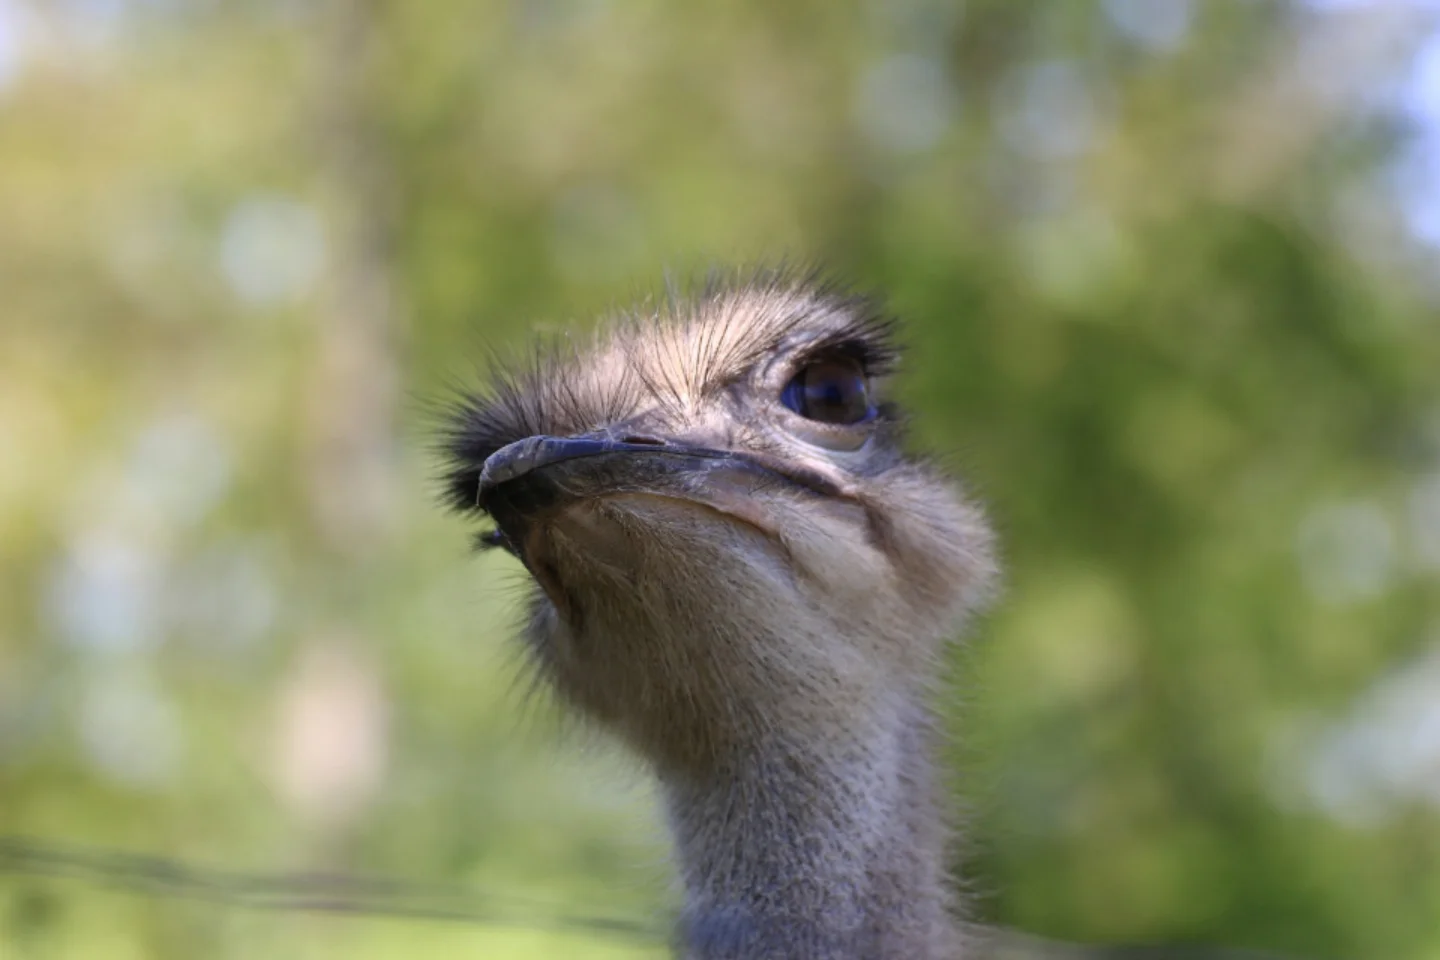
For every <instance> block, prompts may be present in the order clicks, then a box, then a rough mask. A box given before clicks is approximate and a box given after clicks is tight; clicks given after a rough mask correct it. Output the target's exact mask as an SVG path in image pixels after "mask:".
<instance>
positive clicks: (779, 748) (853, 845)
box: [664, 706, 962, 960]
mask: <svg viewBox="0 0 1440 960" xmlns="http://www.w3.org/2000/svg"><path fill="white" fill-rule="evenodd" d="M878 713H880V715H876V716H872V717H867V718H864V720H865V721H866V722H864V723H860V724H857V726H856V728H854V729H866V730H868V731H869V732H868V733H866V734H865V735H857V736H855V737H854V738H853V739H850V740H849V741H848V742H844V741H842V742H838V743H832V744H830V745H828V747H827V748H826V749H823V750H817V749H815V748H814V746H813V745H801V744H798V743H793V742H786V740H785V739H784V738H783V737H776V738H773V739H772V740H771V741H770V742H767V743H764V744H762V745H760V748H759V749H758V750H755V751H753V752H749V753H748V754H747V756H746V758H745V759H743V760H741V761H739V762H736V763H734V764H726V765H722V766H720V767H718V768H716V769H714V770H712V771H708V772H707V773H704V774H700V775H695V774H691V775H688V776H684V777H667V778H665V783H664V787H665V796H666V800H667V803H668V808H669V813H670V819H671V824H672V829H673V830H674V833H675V838H676V843H677V846H678V851H679V859H680V868H681V873H682V878H683V881H684V884H685V887H686V895H687V906H686V911H685V917H684V923H683V925H682V939H683V943H684V955H685V956H686V957H688V958H694V960H761V958H765V960H770V958H774V960H781V958H784V960H798V958H804V960H892V958H895V960H898V958H906V960H939V958H942V957H943V958H946V960H958V958H960V957H961V955H962V952H961V946H960V943H959V936H958V933H957V928H956V925H955V923H954V920H953V918H952V915H951V906H952V904H951V902H950V896H949V893H948V890H947V886H946V883H945V865H944V862H943V857H944V849H945V846H946V844H945V839H946V838H945V831H944V827H943V824H942V822H941V816H940V810H939V805H938V804H937V802H936V801H937V798H936V797H935V795H934V794H935V784H934V783H933V776H932V772H931V767H930V760H929V752H930V746H931V744H930V741H931V740H932V739H933V735H932V731H931V724H930V722H929V718H928V717H926V716H924V715H923V714H922V713H919V712H918V711H917V710H916V709H915V708H914V707H905V706H902V707H900V708H899V709H893V710H887V711H880V712H878Z"/></svg>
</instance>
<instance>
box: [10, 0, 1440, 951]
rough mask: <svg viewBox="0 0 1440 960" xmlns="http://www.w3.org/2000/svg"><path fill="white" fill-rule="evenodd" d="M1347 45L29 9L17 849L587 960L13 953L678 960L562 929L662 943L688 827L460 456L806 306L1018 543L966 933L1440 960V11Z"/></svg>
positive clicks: (882, 10) (27, 904) (1344, 14)
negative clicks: (476, 423) (628, 374)
mask: <svg viewBox="0 0 1440 960" xmlns="http://www.w3.org/2000/svg"><path fill="white" fill-rule="evenodd" d="M1324 6H1326V7H1334V8H1336V9H1326V10H1318V9H1315V8H1314V7H1313V6H1306V5H1303V4H1287V3H1281V2H1277V0H1203V2H1202V0H1195V2H1184V0H1128V2H1127V0H1106V2H1104V3H1098V2H1090V0H1066V2H1051V3H1018V2H1003V0H970V2H967V3H964V4H963V5H960V4H945V3H936V2H930V0H896V2H883V0H872V2H868V3H861V4H851V3H836V2H828V0H827V2H821V0H804V2H788V3H780V2H758V0H756V2H734V3H718V2H706V0H701V2H694V3H683V4H682V3H662V2H659V0H636V2H628V0H512V2H500V0H427V2H424V3H418V2H415V3H402V2H398V0H389V2H381V0H370V2H361V0H355V2H351V3H343V2H334V3H330V4H309V3H300V2H295V0H290V2H282V0H264V2H262V0H251V2H243V3H242V2H226V3H220V2H214V0H84V2H81V0H72V2H62V0H54V2H41V0H4V2H3V3H0V39H3V38H5V37H7V36H8V37H9V40H8V41H5V43H8V45H9V54H8V57H9V67H8V68H7V69H8V72H0V570H3V577H0V832H4V833H20V834H27V835H33V836H37V837H43V838H48V839H51V840H63V841H75V842H85V843H94V844H100V845H105V846H112V847H119V848H124V849H131V850H138V851H148V852H154V853H161V854H166V855H170V856H177V857H183V858H186V859H188V860H193V861H195V862H197V863H202V864H209V865H216V866H225V867H229V868H233V869H240V870H282V869H326V870H333V871H341V872H354V873H361V874H378V875H384V876H397V877H404V878H409V879H411V880H416V881H425V882H442V883H446V884H455V885H458V886H460V887H462V888H463V889H466V890H470V891H473V892H474V896H475V898H476V900H477V901H478V902H481V903H485V904H491V903H494V904H499V903H501V902H502V901H505V902H509V901H508V899H507V898H511V899H514V900H515V901H516V902H517V903H518V904H520V905H521V906H520V907H517V909H523V910H525V911H530V914H527V916H529V915H531V914H534V915H535V916H538V917H539V919H533V918H532V919H531V920H530V921H528V922H525V923H520V924H516V925H507V924H497V923H482V924H471V925H465V924H459V925H446V924H436V923H421V922H407V921H395V920H380V919H364V918H333V917H322V916H314V915H309V914H288V913H284V914H264V913H262V914H255V913H245V912H236V911H226V910H219V909H215V908H212V907H209V906H205V905H197V904H192V903H184V902H179V901H172V900H157V899H146V898H137V897H133V896H128V895H123V894H116V893H110V892H104V891H97V890H94V889H92V888H89V887H86V886H83V885H78V884H68V883H56V882H42V881H38V880H29V879H17V878H13V877H0V955H3V956H4V957H6V958H7V960H8V958H9V957H12V956H13V957H25V958H28V957H37V958H51V957H85V958H97V960H104V958H138V957H163V958H191V957H222V958H223V957H237V958H238V957H258V956H264V957H346V958H355V960H385V958H392V957H394V958H399V957H405V958H419V957H432V956H433V957H442V956H444V957H454V956H474V957H520V958H523V957H551V956H565V957H577V958H589V957H595V958H598V957H616V958H619V957H641V956H662V955H664V950H663V944H661V943H658V942H657V943H656V944H654V945H653V946H651V947H645V946H643V945H641V946H632V945H630V944H627V943H626V942H625V941H624V940H623V938H607V937H605V936H602V935H599V934H597V933H595V932H593V931H590V932H587V931H581V932H578V933H565V932H561V931H557V930H555V929H554V928H553V924H552V923H550V922H549V921H548V920H547V919H546V918H547V917H551V916H559V915H561V914H563V913H567V912H575V911H581V912H594V913H601V914H606V915H610V914H614V915H619V916H630V917H637V918H642V919H644V918H648V920H647V922H653V923H657V924H660V925H662V926H663V920H664V917H665V916H666V915H667V914H668V911H670V910H671V909H672V908H673V906H674V902H675V900H674V894H673V892H672V890H671V887H670V882H671V877H670V873H669V870H668V867H667V865H666V860H665V839H664V833H663V826H662V824H661V822H660V820H659V818H658V816H657V813H656V811H655V808H654V805H653V799H652V796H651V794H650V792H649V789H648V786H647V783H646V778H645V774H644V771H643V770H641V769H640V768H639V766H638V764H636V763H634V762H633V761H631V760H629V759H627V758H625V757H623V756H620V755H618V754H617V753H615V752H614V751H613V750H612V749H611V748H610V747H609V746H608V745H607V744H606V743H605V742H604V740H603V739H602V738H599V737H597V736H595V735H594V734H593V733H591V732H589V731H586V730H584V729H580V728H577V727H575V726H567V724H566V722H565V721H564V719H563V718H562V717H560V716H558V715H557V712H556V711H555V710H554V708H553V706H552V705H550V704H548V703H547V701H546V700H545V698H544V697H543V696H541V697H538V698H527V696H526V693H525V690H524V688H523V684H521V683H520V681H519V678H520V676H521V674H520V671H519V670H518V668H517V663H516V656H515V654H516V648H515V645H514V643H513V635H514V625H515V621H516V613H517V611H516V608H515V603H514V601H515V598H516V596H517V595H518V591H517V590H516V586H517V584H518V575H519V568H518V566H517V565H515V564H514V563H513V562H512V561H510V560H508V559H507V558H504V557H496V556H485V557H474V556H472V555H471V554H470V553H469V550H468V544H467V537H468V536H469V535H470V534H471V533H473V532H474V531H473V530H472V529H469V528H467V526H466V524H465V523H463V522H461V521H459V520H457V519H455V518H453V517H448V516H446V515H444V514H443V512H442V511H441V510H440V509H439V508H438V506H437V505H436V499H435V496H436V493H437V488H436V484H435V483H434V481H433V476H434V473H435V470H436V461H435V457H434V456H433V450H432V447H431V445H432V444H433V442H434V423H435V410H436V407H437V405H440V404H443V402H444V401H445V398H446V397H448V396H451V395H453V391H454V390H455V389H457V388H463V387H464V386H465V385H466V384H473V383H475V382H477V379H476V378H477V377H478V376H479V372H478V371H479V370H480V369H481V368H482V367H483V365H484V361H485V357H486V355H487V352H488V351H489V350H491V349H497V348H498V349H504V348H506V346H507V345H513V344H518V343H520V342H522V341H523V338H524V337H526V336H527V335H528V334H529V333H531V332H533V331H536V330H547V331H553V330H556V329H562V328H564V327H566V326H570V325H584V324H585V323H588V322H590V319H591V318H593V317H595V316H597V315H600V314H603V313H605V312H607V311H611V310H614V309H617V308H619V307H621V306H623V305H624V304H626V303H628V302H631V301H633V300H635V299H636V298H641V297H644V296H648V295H653V294H654V293H655V292H657V291H658V290H660V289H661V287H662V284H663V278H664V276H665V275H666V273H667V272H669V274H670V275H672V276H678V277H684V276H687V275H690V274H693V273H695V272H696V271H698V270H702V269H704V268H705V267H707V266H708V265H711V264H717V263H718V264H726V263H747V262H755V261H757V260H764V259H771V260H773V259H775V258H779V257H789V258H792V259H795V260H798V261H805V262H821V263H824V264H826V265H828V266H829V267H830V268H831V269H832V271H833V272H834V273H835V274H836V275H837V276H839V277H842V278H845V279H847V280H851V281H853V282H854V283H855V284H857V285H859V286H861V287H862V288H866V289H873V290H876V291H879V292H881V293H882V294H884V295H885V296H886V298H887V301H888V303H889V305H890V307H891V309H892V310H893V311H894V312H896V313H897V314H899V315H900V316H902V317H903V318H904V319H905V320H906V322H907V328H906V339H907V342H908V343H909V345H910V352H909V354H908V357H907V361H906V363H905V373H906V376H905V378H904V379H903V382H902V386H901V393H902V399H904V400H905V401H906V402H908V404H909V406H910V407H911V408H912V409H913V411H914V413H915V420H916V423H915V432H916V439H917V442H918V443H919V444H920V445H921V446H924V447H926V448H930V449H934V450H937V451H940V452H941V453H942V454H943V455H944V456H945V457H946V458H947V460H948V461H949V462H950V463H952V464H954V466H955V468H956V469H957V471H959V472H960V473H961V474H963V475H964V476H965V477H966V478H967V479H968V481H969V482H970V483H971V484H972V485H973V487H974V488H975V489H976V490H977V491H978V492H979V494H980V495H981V496H982V497H983V498H984V499H985V501H986V502H987V503H988V504H989V506H990V508H991V511H992V513H993V516H994V518H995V523H996V525H997V527H998V529H999V530H1000V532H1001V537H1002V541H1003V545H1004V554H1005V565H1006V570H1007V574H1006V591H1005V596H1004V598H1003V600H1002V601H1001V603H1000V604H999V605H998V606H997V608H996V610H995V612H994V613H993V614H992V615H991V616H990V617H988V618H987V619H986V620H985V621H984V622H983V623H982V624H981V625H980V627H979V628H978V629H977V630H976V631H974V633H973V635H972V636H971V637H970V638H968V640H967V643H966V644H965V645H964V646H963V648H961V650H960V652H958V653H957V656H956V658H955V663H954V668H955V669H954V673H955V675H956V679H957V686H956V693H955V696H954V700H953V703H951V704H947V711H946V712H947V716H949V717H950V722H951V724H952V726H953V728H954V730H955V733H956V738H955V744H956V745H955V747H954V749H953V750H952V755H951V756H950V757H949V758H948V760H949V762H950V763H951V764H952V765H953V767H954V768H955V769H956V770H957V771H958V773H959V776H958V777H957V784H958V793H959V796H960V797H961V798H962V799H963V806H964V808H965V810H966V814H965V821H966V823H967V834H968V837H969V844H968V850H967V852H966V855H965V856H964V857H963V858H961V859H960V860H958V861H957V866H956V869H957V871H958V872H960V873H961V874H963V875H964V876H965V878H966V883H967V885H968V887H969V888H970V889H971V890H972V892H973V903H974V912H975V914H976V916H977V917H979V918H980V919H983V920H985V921H986V922H990V923H996V924H1002V925H1005V926H1012V927H1017V928H1020V929H1024V930H1028V931H1032V932H1034V933H1037V934H1041V935H1044V936H1048V937H1054V938H1058V939H1066V940H1075V941H1089V942H1097V943H1161V944H1165V943H1170V944H1180V943H1194V944H1215V945H1228V946H1232V947H1255V948H1265V949H1273V950H1282V951H1287V952H1291V953H1294V954H1297V955H1305V956H1313V957H1350V958H1367V960H1368V958H1385V960H1421V958H1434V957H1437V956H1440V589H1437V585H1440V323H1437V303H1440V285H1437V283H1436V276H1437V272H1436V263H1437V252H1436V249H1435V247H1433V246H1429V245H1427V244H1426V243H1425V242H1423V241H1422V240H1420V239H1417V238H1416V236H1415V235H1414V233H1413V231H1411V230H1410V229H1409V226H1408V222H1409V221H1408V220H1407V204H1408V205H1410V206H1412V207H1413V206H1414V205H1415V204H1416V203H1419V202H1421V201H1423V200H1424V199H1425V198H1424V196H1419V199H1417V191H1419V192H1420V194H1423V193H1424V192H1425V191H1426V190H1427V189H1431V188H1427V187H1426V185H1425V180H1424V177H1423V176H1421V177H1419V179H1418V181H1417V179H1416V178H1417V176H1418V175H1417V174H1416V171H1417V170H1419V171H1420V173H1422V174H1423V173H1424V171H1425V169H1426V162H1427V161H1425V159H1424V157H1425V155H1424V154H1423V153H1417V152H1416V150H1417V148H1416V146H1415V145H1416V144H1417V143H1418V142H1420V140H1421V139H1423V137H1424V136H1425V134H1426V131H1425V130H1424V129H1423V128H1422V127H1420V126H1417V125H1416V123H1415V121H1414V117H1413V113H1407V112H1406V111H1405V110H1404V109H1403V108H1402V107H1403V104H1401V102H1400V101H1401V99H1402V97H1401V95H1400V93H1397V90H1399V89H1400V85H1401V83H1402V81H1403V79H1404V78H1405V77H1406V76H1408V71H1409V70H1410V69H1411V66H1412V64H1413V63H1414V55H1415V53H1416V51H1417V50H1419V49H1420V48H1421V46H1422V45H1423V43H1424V42H1425V41H1426V38H1427V37H1428V36H1430V35H1431V33H1432V32H1433V30H1434V27H1435V23H1434V16H1435V14H1434V12H1433V10H1429V9H1427V8H1426V7H1425V5H1424V4H1414V3H1402V2H1398V0H1397V2H1389V3H1384V2H1373V3H1348V4H1340V3H1330V4H1325V5H1324ZM17 38H19V39H17ZM4 50H5V44H3V43H0V53H3V51H4ZM5 62H6V59H5V57H4V56H0V65H3V64H5ZM1432 72H1434V71H1432ZM1417 156H1418V157H1420V159H1419V160H1416V159H1415V158H1416V157H1417ZM1432 156H1433V155H1432ZM1431 164H1432V166H1433V161H1431ZM1417 182H1418V183H1419V184H1420V186H1418V187H1417V186H1415V184H1416V183H1417ZM1435 182H1440V178H1437V179H1436V181H1435ZM1407 185H1408V186H1407ZM1430 199H1431V202H1432V203H1433V196H1432V197H1431V198H1430ZM1409 212H1410V213H1413V212H1414V211H1413V210H1410V211H1409Z"/></svg>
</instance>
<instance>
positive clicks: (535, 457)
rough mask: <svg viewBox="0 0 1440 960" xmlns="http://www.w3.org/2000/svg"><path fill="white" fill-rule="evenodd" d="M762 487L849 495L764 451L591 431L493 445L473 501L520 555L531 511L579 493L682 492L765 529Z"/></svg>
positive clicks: (551, 508) (537, 513)
mask: <svg viewBox="0 0 1440 960" xmlns="http://www.w3.org/2000/svg"><path fill="white" fill-rule="evenodd" d="M765 487H770V488H777V487H779V488H791V489H797V488H798V489H800V490H803V491H805V492H807V493H809V494H811V495H818V496H823V497H840V498H847V499H848V498H850V497H851V496H852V494H851V493H850V491H849V490H848V489H847V488H846V486H845V485H843V484H841V483H839V482H837V481H836V480H835V479H834V478H831V477H829V476H826V475H825V474H822V473H820V472H819V471H817V470H815V469H813V468H810V467H805V466H797V465H794V464H791V463H788V462H786V461H782V460H780V459H779V458H776V457H771V456H768V455H764V454H757V453H751V452H742V451H732V450H719V449H715V448H713V447H705V446H698V445H692V444H684V443H676V442H671V441H668V440H654V439H650V438H646V439H645V440H644V441H643V442H635V441H633V440H617V439H613V438H611V437H603V436H599V437H597V436H593V435H592V436H581V437H549V436H534V437H526V438H525V439H523V440H517V441H516V442H514V443H511V444H509V445H508V446H505V447H501V448H500V449H499V450H497V451H495V452H494V453H493V454H491V455H490V457H489V458H488V459H486V461H485V464H484V466H483V468H482V470H481V474H480V485H479V495H478V502H479V505H480V506H481V508H483V509H484V510H485V511H486V512H487V513H489V514H490V516H491V517H493V518H494V520H495V523H496V525H497V526H498V527H499V529H500V533H501V534H502V535H503V537H504V539H505V541H506V546H507V547H508V548H509V549H510V550H511V552H512V553H515V554H516V555H517V556H520V557H521V559H522V560H523V559H524V549H523V545H524V544H525V542H526V534H527V532H528V530H529V528H530V526H531V525H532V524H533V523H534V522H535V521H536V520H537V519H540V518H542V517H543V516H545V515H547V514H550V513H553V512H555V511H557V510H561V509H563V508H565V507H566V506H568V505H570V504H573V503H575V502H576V501H579V500H586V499H592V498H596V497H604V496H607V495H614V494H625V493H632V494H651V495H656V496H662V497H668V498H671V499H677V500H688V501H692V502H695V503H698V504H702V505H704V506H707V507H710V508H712V509H715V510H719V511H720V512H722V513H727V514H730V515H732V516H734V517H736V518H737V519H740V520H743V521H745V522H747V523H749V524H751V525H752V526H757V527H760V528H761V529H762V530H766V531H767V532H769V530H770V524H769V523H768V522H767V520H766V516H765V513H764V510H763V508H761V507H759V506H758V505H757V504H756V503H755V500H754V498H755V495H756V493H757V492H759V491H760V490H761V489H762V488H765Z"/></svg>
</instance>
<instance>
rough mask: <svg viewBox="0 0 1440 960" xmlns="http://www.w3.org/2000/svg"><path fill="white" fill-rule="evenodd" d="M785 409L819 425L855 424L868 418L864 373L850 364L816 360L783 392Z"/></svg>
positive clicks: (856, 366)
mask: <svg viewBox="0 0 1440 960" xmlns="http://www.w3.org/2000/svg"><path fill="white" fill-rule="evenodd" d="M784 400H785V405H786V406H788V407H790V409H792V410H794V411H795V412H796V413H798V414H800V416H802V417H806V418H807V419H810V420H819V421H821V422H822V423H859V422H860V421H861V420H865V419H868V418H869V416H870V414H871V409H870V391H869V386H868V384H867V383H866V381H865V371H864V370H862V369H861V368H860V365H859V364H857V363H854V362H852V361H842V360H819V361H816V362H815V363H812V364H810V365H809V366H808V367H806V368H804V369H803V370H801V371H800V372H799V373H798V374H796V376H795V379H794V380H792V381H790V385H789V386H788V387H786V388H785V396H784Z"/></svg>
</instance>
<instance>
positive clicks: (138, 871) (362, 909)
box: [0, 835, 1294, 960]
mask: <svg viewBox="0 0 1440 960" xmlns="http://www.w3.org/2000/svg"><path fill="white" fill-rule="evenodd" d="M4 875H11V876H21V877H38V878H47V879H57V880H71V881H76V882H82V883H89V884H92V885H96V886H103V887H109V888H113V889H116V890H119V891H123V892H125V893H129V894H134V895H138V896H144V897H159V898H170V899H182V900H196V901H203V902H206V903H210V904H213V905H216V906H220V907H228V908H239V909H246V910H269V911H292V912H308V913H330V914H344V915H349V916H357V917H360V916H364V917H380V918H390V919H398V920H428V921H443V922H449V923H461V924H474V925H498V926H511V927H530V928H539V929H547V930H558V931H563V932H568V933H579V934H589V935H595V936H603V937H606V938H609V939H612V940H620V941H624V942H628V943H630V944H633V945H635V946H648V947H654V946H656V945H664V944H669V945H674V943H675V934H674V931H675V924H674V922H673V920H664V921H662V920H657V919H656V918H654V917H653V916H651V917H634V916H631V917H626V916H620V915H617V914H602V913H578V912H574V911H569V910H564V909H561V908H559V907H557V906H555V905H553V904H546V903H544V902H543V901H541V900H539V899H536V898H529V897H518V896H514V895H511V894H499V893H496V892H494V891H479V890H476V889H474V888H471V887H463V886H458V885H449V884H438V883H421V882H416V881H408V880H396V879H391V878H384V877H367V876H355V875H351V874H336V873H324V872H285V873H247V872H241V871H234V870H225V869H218V868H213V867H202V866H197V865H195V864H192V863H186V862H184V861H181V860H177V859H174V858H171V857H160V856H154V855H150V854H142V853H133V852H128V851H119V850H109V849H102V848H96V847H87V846H81V845H78V844H69V843H59V842H55V841H52V840H39V839H35V838H32V837H22V836H4V835H0V876H4ZM973 929H974V933H975V943H976V945H977V947H979V948H980V952H981V954H982V956H983V957H984V958H985V960H1294V958H1285V957H1282V956H1280V955H1278V954H1273V953H1262V952H1257V951H1248V950H1228V949H1218V948H1212V947H1177V946H1171V945H1167V946H1157V947H1133V946H1132V947H1118V946H1080V945H1074V944H1064V943H1057V942H1054V941H1048V940H1043V939H1040V938H1037V937H1032V936H1029V935H1027V934H1022V933H1017V932H1014V931H1008V930H999V929H994V928H984V927H979V926H976V927H974V928H973Z"/></svg>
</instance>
